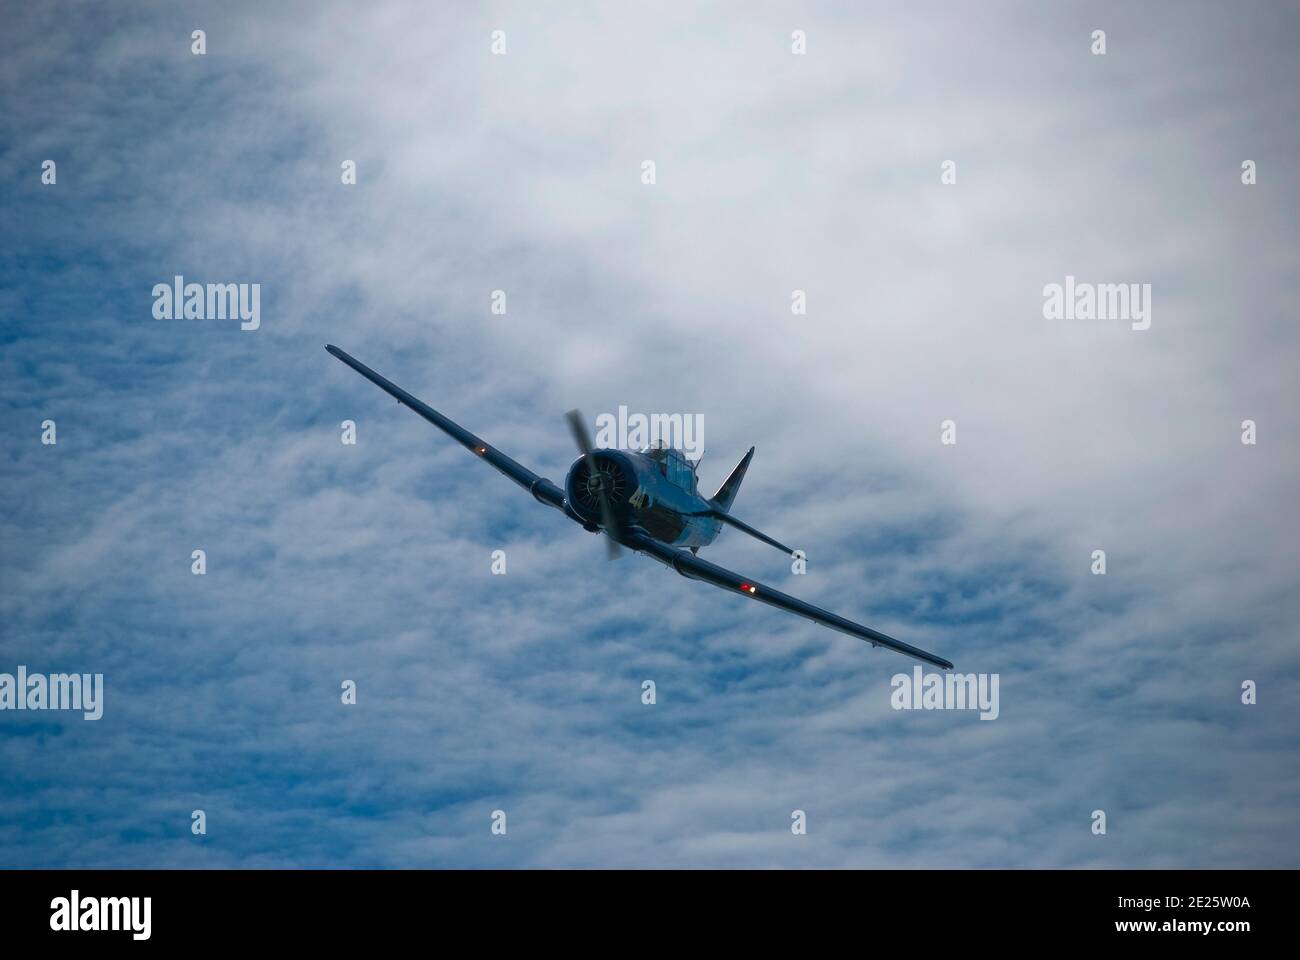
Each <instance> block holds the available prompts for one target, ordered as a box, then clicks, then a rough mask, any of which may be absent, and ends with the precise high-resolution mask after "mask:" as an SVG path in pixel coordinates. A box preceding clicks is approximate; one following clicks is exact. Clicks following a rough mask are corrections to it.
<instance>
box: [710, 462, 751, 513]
mask: <svg viewBox="0 0 1300 960" xmlns="http://www.w3.org/2000/svg"><path fill="white" fill-rule="evenodd" d="M752 459H754V448H753V447H750V448H749V453H747V454H745V456H744V459H742V460H741V461H740V463H738V464H736V469H734V470H732V471H731V473H730V474H728V476H727V479H726V480H723V481H722V486H720V487H718V492H717V493H715V494H714V495H713V501H712V502H713V503H714V504H715V505H716V506H717V507H718V508H719V509H721V510H724V511H725V510H730V509H731V504H732V503H733V502H734V501H735V499H736V492H737V491H738V490H740V481H742V480H744V479H745V471H746V470H748V469H749V461H750V460H752Z"/></svg>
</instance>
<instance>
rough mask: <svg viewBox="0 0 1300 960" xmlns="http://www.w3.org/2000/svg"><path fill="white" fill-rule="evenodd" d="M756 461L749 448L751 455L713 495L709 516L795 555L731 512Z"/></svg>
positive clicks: (780, 543) (742, 461)
mask: <svg viewBox="0 0 1300 960" xmlns="http://www.w3.org/2000/svg"><path fill="white" fill-rule="evenodd" d="M753 459H754V448H753V447H750V448H749V453H747V454H745V456H744V458H743V459H742V460H741V461H740V463H738V464H736V469H734V470H732V471H731V473H730V474H728V476H727V479H726V480H723V481H722V486H720V487H718V492H717V493H715V494H714V495H713V499H712V500H710V501H709V504H710V505H711V506H712V507H713V509H712V510H710V511H709V515H710V516H712V517H714V518H715V519H718V520H721V521H722V522H723V523H725V524H726V525H727V526H729V527H735V528H736V529H737V530H740V531H742V532H744V533H747V534H749V535H750V536H751V537H753V538H754V539H756V540H762V541H763V542H764V543H767V544H771V545H772V546H774V547H776V548H777V549H778V550H780V551H782V552H783V553H788V554H793V553H794V551H793V550H791V549H790V548H789V547H787V546H786V545H785V544H784V543H782V542H781V541H779V540H774V539H772V538H771V537H769V536H768V535H767V534H765V533H763V532H762V531H759V530H755V529H754V528H753V527H751V526H750V525H749V524H747V523H744V522H742V521H740V520H737V519H736V518H735V517H733V516H731V514H730V510H731V505H732V503H734V502H735V500H736V494H737V492H739V490H740V482H741V481H742V480H744V479H745V471H746V470H748V469H749V461H750V460H753Z"/></svg>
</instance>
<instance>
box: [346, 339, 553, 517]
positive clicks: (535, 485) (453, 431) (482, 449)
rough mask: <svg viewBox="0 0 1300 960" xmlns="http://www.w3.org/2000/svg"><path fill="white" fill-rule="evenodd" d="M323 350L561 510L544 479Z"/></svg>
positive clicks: (352, 361) (361, 367) (354, 362)
mask: <svg viewBox="0 0 1300 960" xmlns="http://www.w3.org/2000/svg"><path fill="white" fill-rule="evenodd" d="M325 349H326V350H328V351H329V352H330V353H331V354H333V355H334V356H336V357H338V358H339V359H340V360H342V361H343V362H344V363H346V364H347V365H348V366H349V367H351V368H352V369H353V370H355V371H356V372H357V373H359V374H361V375H362V376H363V377H365V378H366V379H367V380H369V381H370V382H371V383H373V384H374V385H375V386H377V387H378V388H379V389H380V390H383V391H384V392H385V393H388V394H390V395H392V396H394V397H396V398H397V402H398V403H402V404H405V405H406V406H408V407H410V408H411V409H412V410H414V411H415V412H416V413H418V414H419V415H420V416H422V417H424V419H426V420H428V421H429V422H430V423H431V424H433V425H434V426H435V427H437V428H438V429H439V430H441V431H442V432H443V433H445V434H447V435H448V436H450V437H451V438H452V439H454V440H456V441H457V442H458V443H460V444H461V446H463V447H466V448H468V449H469V450H470V451H471V452H473V453H475V454H477V455H478V456H479V457H481V458H482V459H483V460H485V461H486V462H487V463H488V464H489V465H490V466H492V467H494V468H495V469H497V470H499V471H501V472H502V473H504V474H505V475H506V476H507V477H509V478H510V479H511V480H513V481H514V482H515V483H517V484H519V486H521V487H523V488H524V489H525V490H527V491H528V492H529V493H531V494H532V495H533V496H534V497H536V498H537V499H538V500H539V501H541V502H542V503H544V504H546V505H548V506H551V507H555V508H556V509H557V510H563V509H564V491H563V490H561V489H560V488H559V487H557V486H556V485H555V484H554V483H552V482H551V481H550V480H547V479H546V478H545V477H539V476H538V475H537V474H535V473H533V471H531V470H529V469H528V468H527V467H525V466H524V465H523V464H522V463H520V462H519V461H517V460H512V459H511V458H510V457H508V456H506V455H505V454H504V453H502V452H501V451H500V450H498V449H496V448H495V447H493V446H491V445H490V444H488V442H487V441H486V440H483V439H482V438H480V437H476V436H475V435H474V434H472V433H470V432H469V431H468V430H466V429H465V428H464V427H462V426H461V425H460V424H458V423H456V422H455V421H453V420H449V419H447V418H446V417H444V416H443V415H442V414H441V413H439V412H438V411H437V410H435V409H433V407H431V406H429V405H428V404H427V403H425V402H424V401H423V400H421V399H419V398H418V397H413V396H411V395H410V394H409V393H407V392H406V391H405V390H403V389H402V388H401V387H399V386H398V385H397V384H395V383H393V382H392V381H391V380H389V379H387V378H386V377H382V376H380V375H379V374H377V373H375V371H373V370H371V369H370V368H369V367H367V366H366V365H365V364H364V363H362V362H361V361H360V360H358V359H357V358H356V357H353V356H351V355H350V354H348V353H345V352H344V351H342V350H340V349H339V348H338V347H336V346H334V344H332V343H329V344H326V345H325Z"/></svg>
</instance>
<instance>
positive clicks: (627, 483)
mask: <svg viewBox="0 0 1300 960" xmlns="http://www.w3.org/2000/svg"><path fill="white" fill-rule="evenodd" d="M592 459H593V460H594V461H595V471H594V473H593V472H592V471H591V470H590V469H589V468H588V465H587V458H586V457H579V458H578V459H577V460H575V461H574V463H573V466H571V467H570V468H569V474H568V476H567V477H565V479H564V496H565V497H566V498H567V499H568V501H569V504H570V506H572V507H573V509H574V511H575V512H576V513H577V514H578V515H579V516H581V517H582V518H583V519H584V520H586V521H588V522H589V523H599V522H600V492H601V490H602V489H603V490H604V493H605V495H606V497H608V499H609V504H610V508H611V509H612V510H614V511H616V512H619V513H623V512H625V511H626V510H627V500H628V497H630V496H631V495H632V491H633V489H634V484H633V473H632V468H631V464H629V463H628V462H627V459H626V458H625V457H624V456H623V455H622V454H620V453H617V452H614V451H610V450H596V451H594V452H593V453H592Z"/></svg>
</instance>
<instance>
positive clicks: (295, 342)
mask: <svg viewBox="0 0 1300 960" xmlns="http://www.w3.org/2000/svg"><path fill="white" fill-rule="evenodd" d="M4 18H5V23H6V27H5V30H4V31H3V35H2V36H0V228H3V229H0V236H2V237H3V240H0V324H2V326H0V436H3V440H4V443H3V461H2V466H0V476H2V477H3V484H2V485H0V505H2V506H3V509H2V510H0V673H3V672H8V673H13V672H14V671H15V670H16V669H17V667H18V666H19V665H25V666H26V667H27V669H28V670H29V671H30V672H43V673H58V672H78V673H82V672H84V673H92V674H93V673H102V674H103V675H104V686H105V695H104V714H103V717H102V719H100V720H97V721H88V720H84V719H83V718H82V716H81V714H79V713H72V712H58V711H45V712H34V711H33V712H18V711H0V867H193V868H202V867H393V868H404V867H652V868H654V867H761V868H768V867H777V868H809V867H889V868H913V867H961V868H990V867H1015V868H1049V867H1071V868H1098V867H1138V868H1159V867H1211V868H1228V867H1296V866H1300V822H1298V818H1297V816H1296V812H1297V808H1298V806H1300V764H1298V763H1297V759H1298V752H1297V748H1298V747H1300V736H1298V735H1297V725H1296V722H1295V717H1296V715H1297V712H1298V711H1300V655H1298V645H1300V638H1298V637H1297V627H1296V623H1297V619H1298V617H1297V615H1298V614H1300V599H1298V598H1300V590H1298V589H1297V588H1298V587H1300V583H1298V580H1300V576H1298V575H1297V572H1298V571H1300V548H1298V547H1297V544H1296V537H1295V523H1294V504H1295V497H1296V493H1297V489H1298V487H1300V457H1297V453H1296V443H1297V439H1298V438H1300V415H1298V413H1297V404H1296V403H1295V383H1296V378H1297V373H1298V372H1300V371H1298V370H1297V367H1298V366H1300V349H1298V348H1300V334H1298V333H1297V325H1296V314H1295V309H1296V308H1295V305H1296V303H1297V296H1298V295H1300V284H1298V282H1297V274H1296V270H1295V266H1296V263H1297V253H1298V252H1300V242H1298V241H1300V237H1298V231H1300V227H1298V226H1297V225H1298V224H1300V202H1298V200H1297V197H1300V192H1298V188H1300V178H1298V176H1297V171H1296V168H1295V163H1294V159H1295V157H1296V156H1297V155H1298V154H1300V142H1298V141H1300V101H1297V100H1296V98H1295V96H1294V91H1295V89H1296V88H1297V86H1300V65H1298V63H1297V59H1296V55H1295V52H1294V44H1293V43H1292V38H1293V37H1294V36H1296V35H1297V27H1298V26H1300V23H1298V21H1300V13H1297V11H1296V10H1295V8H1294V6H1291V5H1288V4H1283V3H1259V4H1252V5H1250V6H1249V7H1247V8H1243V9H1229V8H1223V7H1221V6H1220V5H1217V4H1212V3H1200V2H1193V3H1172V2H1158V3H1147V4H1142V5H1140V6H1134V5H1129V4H1117V3H1116V4H1108V3H1087V4H1082V3H1079V4H1052V5H1047V6H1045V5H1040V4H1033V3H1028V2H1023V3H989V4H980V5H979V8H978V11H976V9H975V7H974V6H966V5H961V4H955V3H950V4H940V3H933V4H931V3H915V4H881V5H871V6H867V5H851V6H846V5H843V4H830V3H827V4H795V3H790V4H744V5H741V4H716V5H707V6H700V5H698V4H685V3H667V4H656V5H654V7H653V9H651V8H644V9H642V8H636V7H632V6H628V5H622V4H590V5H582V4H570V3H566V4H550V3H492V4H483V5H476V6H473V7H471V6H469V5H459V4H457V5H452V4H440V5H432V4H415V3H394V2H376V3H373V4H365V5H361V6H358V5H356V4H343V3H310V4H307V3H303V4H274V5H271V4H257V3H223V4H215V3H212V4H185V3H176V4H172V3H168V4H138V5H125V4H119V5H103V4H95V3H57V2H56V3H48V4H29V5H21V6H20V5H16V4H15V5H11V6H10V7H8V8H7V9H6V11H5V14H4ZM195 30H203V31H204V35H205V43H206V52H205V53H203V54H202V55H196V54H195V53H193V52H192V43H193V39H192V33H193V31H195ZM1095 30H1104V31H1105V40H1106V52H1105V53H1104V54H1097V53H1094V52H1093V48H1094V46H1095V42H1096V41H1095V40H1094V38H1093V31H1095ZM494 31H503V32H504V37H505V52H504V54H494V53H493V49H492V47H493V32H494ZM795 31H803V36H804V37H805V38H806V52H805V53H803V54H796V53H794V52H793V51H792V43H793V42H794V41H793V40H792V34H793V33H794V32H795ZM46 160H54V161H55V163H56V168H55V169H56V175H57V179H56V182H54V183H52V184H46V183H42V164H43V162H44V161H46ZM348 160H351V161H353V162H354V163H355V165H356V182H355V184H346V183H343V182H342V176H341V165H342V164H343V163H344V161H348ZM1248 160H1249V161H1253V162H1254V164H1255V170H1256V182H1255V183H1253V184H1245V183H1243V182H1242V176H1243V171H1242V164H1243V162H1245V161H1248ZM646 161H651V162H653V164H654V171H655V177H654V182H653V183H652V184H650V183H645V182H643V170H644V168H643V164H644V163H645V162H646ZM945 161H952V163H953V164H954V165H955V166H954V167H953V168H952V169H953V170H955V176H956V181H955V182H954V183H945V182H943V176H942V175H943V172H944V167H943V165H944V163H945ZM176 275H182V276H184V277H185V278H186V279H187V280H190V281H195V282H200V283H258V284H260V291H261V301H260V304H261V314H260V321H261V323H260V327H259V329H257V330H255V331H244V330H241V329H240V326H239V323H238V322H237V321H231V320H220V319H208V320H164V319H157V318H155V316H154V313H153V307H154V296H153V292H152V291H153V288H154V286H155V284H159V283H163V284H170V283H171V282H172V278H173V277H174V276H176ZM1067 276H1070V277H1075V278H1077V279H1078V280H1080V281H1082V282H1095V283H1125V284H1128V283H1134V284H1150V289H1151V301H1150V302H1151V325H1150V328H1149V329H1146V330H1134V329H1132V326H1131V324H1130V323H1129V322H1128V321H1127V320H1123V319H1105V320H1086V319H1071V320H1066V319H1049V318H1047V317H1046V316H1045V315H1044V309H1043V306H1044V287H1045V286H1046V285H1049V284H1053V283H1058V284H1063V283H1065V278H1066V277H1067ZM495 290H503V291H505V292H506V296H507V300H506V302H507V309H506V312H505V313H504V314H499V313H493V312H492V310H491V302H492V292H493V291H495ZM796 290H801V291H804V292H805V294H806V301H807V311H806V313H794V312H792V309H791V304H792V293H793V291H796ZM326 343H335V344H338V345H339V346H340V347H342V348H343V349H344V350H347V351H348V352H350V353H352V354H353V355H355V356H356V357H357V358H359V359H360V360H361V361H362V362H364V363H366V364H368V365H370V366H371V367H373V368H375V369H376V370H378V371H380V372H381V373H383V374H385V375H386V376H388V377H389V378H391V379H392V380H394V381H396V382H397V383H398V384H400V385H402V386H403V387H405V388H406V389H407V390H409V391H411V392H412V393H414V394H415V395H417V396H419V397H420V398H422V399H423V400H425V401H426V402H428V403H429V404H431V405H432V406H434V407H435V408H437V409H439V410H440V411H442V412H443V413H445V414H447V415H448V416H450V417H452V418H453V419H456V420H457V421H458V422H460V423H462V424H463V425H465V426H466V427H467V428H468V429H470V430H472V431H474V432H476V433H478V434H480V435H482V436H483V437H485V438H486V439H487V440H489V441H490V442H491V443H493V444H494V445H495V446H497V447H500V448H501V449H503V450H504V451H506V452H507V453H509V454H511V455H512V456H514V457H515V458H516V459H518V460H520V461H521V462H523V463H524V464H525V465H527V466H528V467H530V468H531V469H533V470H535V471H536V472H538V473H540V474H542V475H544V476H548V477H550V478H551V479H552V480H554V481H556V482H557V483H561V482H562V481H563V477H564V475H565V472H566V471H567V470H568V468H569V465H570V464H571V462H572V461H573V458H574V450H573V446H572V441H571V439H570V437H569V435H568V431H567V429H566V427H565V424H564V422H563V413H564V411H566V410H568V409H571V408H575V407H576V408H579V409H581V410H582V411H583V412H584V414H585V415H586V417H587V419H588V422H589V423H594V420H595V417H596V416H597V415H598V414H600V413H606V412H615V411H617V409H618V407H619V406H620V405H626V406H627V407H628V408H629V409H630V410H632V411H641V412H645V413H651V412H663V413H674V412H680V413H686V414H692V415H698V416H700V417H702V418H703V423H704V440H705V443H704V446H705V448H706V453H705V455H704V459H703V462H702V464H701V466H700V470H699V472H700V478H701V483H702V485H703V486H704V487H707V488H710V489H711V488H713V487H714V486H716V485H717V484H718V483H719V482H720V481H721V479H722V478H723V477H724V476H725V475H726V473H727V472H728V471H729V470H730V468H731V467H732V466H733V465H734V464H735V462H736V461H737V460H739V459H740V457H741V456H742V455H743V454H744V452H745V451H746V450H747V449H748V448H749V446H750V445H755V446H756V447H757V452H756V454H755V459H754V462H753V464H752V466H751V468H750V470H749V474H748V476H747V478H746V481H745V484H744V486H743V488H742V490H741V492H740V495H739V496H738V498H737V500H736V504H735V507H734V510H735V513H736V515H737V516H739V517H741V518H742V519H744V520H745V521H746V522H748V523H750V524H753V525H755V526H757V527H758V528H760V529H762V530H764V531H765V532H767V533H769V534H771V535H772V536H774V537H776V538H778V539H780V540H782V541H784V542H787V543H792V544H793V545H794V546H796V547H798V548H800V549H803V550H804V551H806V553H807V557H808V569H807V573H806V574H804V575H797V574H795V573H793V572H791V570H790V561H789V560H788V559H786V558H783V557H782V556H781V555H780V554H779V553H777V552H775V551H773V550H772V549H771V548H770V547H767V546H765V545H763V544H761V543H758V542H756V541H751V540H748V539H747V538H744V537H742V536H740V535H738V534H736V533H735V532H734V531H733V532H727V533H724V534H723V536H722V537H721V538H720V539H719V541H718V542H717V543H716V544H715V545H713V546H711V547H708V548H706V549H705V551H703V552H702V555H704V556H706V557H708V558H709V559H711V560H713V561H714V562H717V563H721V564H723V565H725V566H727V567H729V568H731V569H735V570H738V571H740V572H742V573H743V574H745V575H746V576H752V577H754V578H756V579H758V580H759V581H761V582H764V583H769V584H771V585H773V586H776V587H777V588H778V589H782V590H785V591H786V592H789V593H792V594H794V595H796V596H799V597H802V598H805V599H808V600H810V601H812V602H815V603H818V604H820V605H822V606H825V607H827V608H828V609H831V610H833V611H835V612H837V613H840V614H842V615H844V616H848V617H850V618H852V619H855V620H859V621H861V622H863V623H866V624H869V625H871V626H873V627H875V628H876V629H879V630H882V631H884V632H886V633H888V634H890V635H892V636H896V637H898V638H900V639H902V640H905V641H906V642H908V643H911V644H914V645H916V646H919V647H921V648H923V649H926V650H930V651H933V652H935V653H937V654H939V655H940V656H944V657H947V658H948V659H950V660H952V661H953V662H954V663H955V664H956V668H957V671H959V672H962V673H966V672H970V673H979V674H996V675H997V676H998V677H999V680H1000V707H999V715H998V717H997V719H994V720H981V719H980V717H979V715H978V713H975V712H971V711H962V710H933V711H907V710H895V709H893V708H892V707H891V702H890V701H891V693H892V692H893V688H892V686H891V679H892V678H893V677H894V676H895V675H896V674H898V673H906V674H909V675H910V673H911V670H912V666H913V664H912V662H911V661H909V660H907V659H906V658H904V657H902V656H899V655H897V654H894V653H892V652H890V651H887V650H884V649H872V648H871V647H870V646H868V645H866V644H863V643H861V642H860V641H858V640H856V639H854V638H851V637H847V636H844V635H841V634H838V633H834V632H831V631H829V630H826V629H824V628H821V627H818V626H816V625H814V624H812V623H809V622H807V621H804V620H802V619H800V618H797V617H791V616H787V615H784V614H782V613H780V612H778V611H775V610H772V609H770V608H768V607H765V606H763V605H760V604H750V603H745V602H744V601H743V598H739V597H735V596H731V595H728V594H726V593H723V592H721V591H718V590H715V589H713V588H711V587H708V586H706V585H704V584H701V583H695V582H691V581H688V580H685V579H683V578H681V577H678V576H677V575H676V574H674V573H672V572H671V571H669V570H667V569H666V568H664V567H662V566H660V565H658V564H657V563H655V562H653V561H652V560H650V559H648V558H646V557H644V556H638V555H627V556H624V557H623V558H622V559H620V560H617V561H613V562H610V561H607V560H606V559H605V557H604V549H603V546H602V544H600V543H599V542H598V540H597V538H596V537H594V536H592V535H590V534H588V533H586V532H584V531H583V530H582V529H581V528H579V527H578V526H576V525H574V524H571V523H569V522H568V521H566V520H565V519H564V518H563V517H562V516H560V515H559V514H557V513H556V512H554V511H552V510H548V509H545V508H543V507H541V506H539V505H538V504H536V503H535V502H533V501H532V499H531V498H529V497H528V496H527V495H526V494H525V493H523V492H521V491H520V490H519V489H518V488H516V487H515V486H514V485H513V484H511V483H510V482H509V481H508V480H506V479H505V478H503V477H500V476H498V475H496V474H495V473H493V472H492V471H490V470H488V469H486V468H485V467H484V466H483V465H482V464H480V463H477V462H476V461H475V460H474V459H473V458H472V457H471V456H470V455H469V454H468V453H467V452H466V451H465V450H464V449H463V448H461V447H459V446H458V445H456V444H455V443H453V442H452V441H450V440H449V439H448V438H446V437H445V436H443V435H441V434H440V433H439V432H438V431H436V430H434V429H433V428H432V427H431V426H430V425H428V424H427V423H425V422H424V421H422V420H420V419H419V418H418V417H415V416H413V415H411V413H410V411H408V410H405V409H403V408H402V407H400V406H398V405H396V404H394V403H393V402H392V401H391V399H389V398H388V397H386V396H385V395H384V394H382V393H381V392H380V391H378V390H376V389H375V388H374V387H373V386H372V385H371V384H369V383H367V382H365V381H364V380H362V379H361V378H360V377H358V376H356V374H355V373H353V372H352V371H351V370H348V369H347V368H346V367H344V366H343V365H342V364H340V363H338V362H337V361H336V360H334V359H333V358H332V357H330V356H329V355H328V354H326V353H325V351H324V349H323V346H324V344H326ZM1248 419H1249V420H1252V421H1253V422H1254V423H1255V425H1256V438H1255V439H1256V442H1255V443H1253V444H1245V443H1243V442H1242V434H1243V429H1242V422H1243V421H1244V420H1248ZM46 420H52V421H54V423H55V424H56V431H57V434H56V436H57V442H56V443H54V444H48V443H42V433H43V431H44V429H45V428H44V427H43V422H44V421H46ZM345 420H352V421H353V422H354V423H355V424H356V435H357V442H356V443H355V444H354V445H347V444H344V443H342V442H341V433H342V431H341V426H340V425H341V424H342V422H343V421H345ZM948 420H951V421H952V422H953V424H955V435H956V443H952V444H945V443H943V442H942V427H941V425H942V424H943V423H944V421H948ZM196 549H202V550H203V551H205V553H206V563H207V572H206V573H205V574H204V575H202V576H196V575H194V574H193V573H192V572H191V564H192V560H191V556H192V551H194V550H196ZM497 550H501V551H504V553H505V556H506V562H507V572H506V574H505V575H494V574H493V573H492V570H491V566H492V554H493V551H497ZM1096 550H1104V551H1105V555H1106V572H1105V574H1104V575H1097V574H1094V573H1093V572H1092V571H1093V568H1094V565H1095V564H1094V560H1093V553H1094V551H1096ZM646 680H652V681H654V684H655V690H656V702H655V703H654V704H651V705H647V704H644V703H643V702H642V684H643V682H644V681H646ZM345 681H352V682H353V683H355V685H356V703H355V704H344V703H343V702H342V696H341V685H342V684H343V683H344V682H345ZM1247 681H1249V682H1250V683H1251V684H1253V685H1254V688H1255V691H1256V702H1255V703H1253V704H1245V703H1243V702H1242V699H1243V691H1242V685H1243V683H1246V682H1247ZM196 810H202V811H203V812H204V814H205V819H206V833H205V834H202V835H196V834H195V833H194V832H193V830H192V823H193V820H192V814H193V812H194V811H196ZM497 810H500V811H504V812H505V814H506V823H507V829H506V832H505V833H504V834H499V833H493V832H492V829H491V827H492V823H493V812H494V811H497ZM794 811H803V813H804V817H805V823H806V833H802V834H798V833H795V832H793V831H792V814H793V812H794ZM1094 811H1104V813H1105V827H1106V829H1105V833H1104V834H1103V833H1098V832H1096V823H1097V818H1096V816H1095V814H1094Z"/></svg>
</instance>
